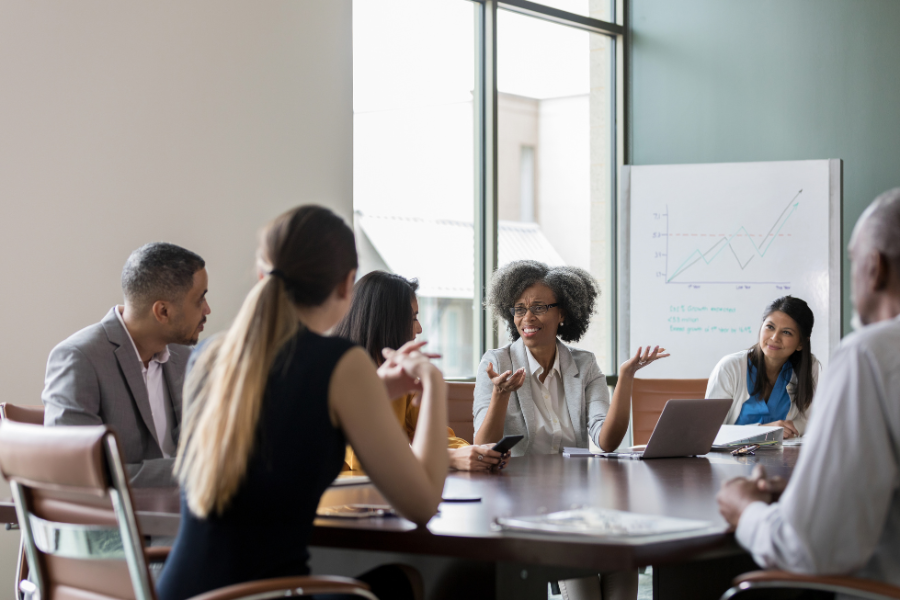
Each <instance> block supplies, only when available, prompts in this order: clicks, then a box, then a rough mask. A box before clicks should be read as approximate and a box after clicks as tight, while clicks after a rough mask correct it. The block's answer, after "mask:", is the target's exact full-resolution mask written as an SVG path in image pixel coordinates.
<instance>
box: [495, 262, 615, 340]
mask: <svg viewBox="0 0 900 600" xmlns="http://www.w3.org/2000/svg"><path fill="white" fill-rule="evenodd" d="M536 283H543V284H544V285H546V286H547V287H549V288H550V289H551V290H552V291H553V295H554V296H556V302H557V303H558V304H559V305H560V308H561V309H562V310H563V311H564V312H565V315H566V316H565V320H564V321H563V324H562V325H560V326H559V329H558V330H557V332H556V335H557V336H559V339H561V340H562V341H564V342H577V341H578V340H580V339H581V338H582V336H584V334H585V333H586V332H587V330H588V327H589V326H590V324H591V315H593V314H594V305H595V304H596V302H597V297H598V296H599V295H600V288H599V286H598V285H597V282H596V281H595V280H594V278H593V277H591V274H590V273H588V272H587V271H585V270H584V269H579V268H578V267H548V266H547V265H545V264H544V263H541V262H537V261H536V260H517V261H515V262H511V263H509V264H507V265H504V266H502V267H500V268H499V269H497V270H496V271H495V272H494V276H493V277H491V293H490V294H489V295H488V298H487V302H485V306H487V307H489V308H490V309H491V310H492V311H493V312H494V315H495V316H496V317H497V318H498V319H503V320H504V321H506V328H507V330H508V331H509V335H510V337H511V338H512V339H513V341H515V340H518V339H519V331H518V330H517V329H516V323H515V321H514V319H513V316H512V315H511V314H510V312H509V308H510V307H511V306H514V305H515V303H516V300H518V299H519V297H520V296H521V295H522V293H523V292H524V291H525V290H526V289H528V288H530V287H531V286H533V285H534V284H536Z"/></svg>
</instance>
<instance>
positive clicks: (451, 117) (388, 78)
mask: <svg viewBox="0 0 900 600" xmlns="http://www.w3.org/2000/svg"><path fill="white" fill-rule="evenodd" d="M612 17H613V14H612V6H611V2H610V0H552V1H551V0H546V1H539V2H538V3H531V2H522V1H521V0H506V1H501V2H497V1H496V0H480V1H470V0H427V1H426V0H357V1H356V2H354V5H353V52H354V57H353V59H354V210H355V223H354V225H355V228H356V233H357V240H358V247H359V251H360V275H362V274H365V273H366V272H369V271H371V270H374V269H383V270H388V271H392V272H395V273H398V274H401V275H403V276H405V277H415V278H417V279H418V280H419V283H420V288H419V292H418V295H419V313H420V314H419V319H420V322H421V324H422V327H423V335H422V338H423V339H427V340H429V346H428V347H429V349H430V350H431V351H433V352H438V353H440V354H442V355H443V359H442V361H441V362H440V363H439V366H440V367H441V368H442V369H443V371H444V374H445V376H447V377H448V378H454V377H471V376H472V375H473V374H474V372H475V368H476V366H477V363H478V360H479V359H480V358H481V355H482V354H483V352H484V351H485V350H486V349H488V347H496V345H498V344H500V343H503V341H504V340H503V338H504V337H505V332H503V331H502V330H501V331H497V330H496V329H495V328H494V327H493V323H492V322H491V321H490V320H489V316H488V315H486V314H485V311H484V308H483V302H484V295H485V291H486V290H485V284H486V282H487V281H488V280H489V278H490V274H491V272H492V271H493V269H494V268H496V266H499V265H502V264H504V263H506V262H509V261H510V260H518V259H523V258H531V259H535V260H541V261H543V262H547V263H549V264H568V265H575V266H579V267H583V268H585V269H588V270H589V271H590V272H591V273H592V274H593V275H594V276H595V277H596V278H597V279H598V281H599V282H600V285H601V289H602V296H601V306H600V312H599V313H598V315H597V317H596V320H595V323H594V324H593V325H592V327H591V330H590V332H589V339H587V340H583V341H582V342H581V343H580V344H579V345H581V346H583V347H587V348H588V349H590V350H592V351H593V352H594V353H595V354H597V357H598V359H599V360H600V364H601V366H602V367H603V368H604V370H605V371H606V372H609V370H608V369H609V368H610V367H611V366H612V362H613V353H612V350H613V348H614V342H615V340H614V339H613V332H614V329H615V328H614V319H615V311H614V298H615V285H614V284H615V272H614V269H613V261H614V255H615V252H614V244H615V237H614V228H613V223H614V218H615V212H614V208H613V207H614V203H615V202H614V199H615V193H614V187H615V170H616V166H617V165H616V162H617V153H616V142H617V137H616V132H615V126H614V124H615V110H616V102H615V93H616V85H615V81H616V79H615V77H616V69H615V60H616V57H615V48H616V43H617V41H616V40H617V39H621V35H622V33H623V28H622V27H621V26H619V25H615V24H613V23H611V22H609V21H611V20H612Z"/></svg>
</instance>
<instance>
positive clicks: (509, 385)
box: [487, 363, 525, 394]
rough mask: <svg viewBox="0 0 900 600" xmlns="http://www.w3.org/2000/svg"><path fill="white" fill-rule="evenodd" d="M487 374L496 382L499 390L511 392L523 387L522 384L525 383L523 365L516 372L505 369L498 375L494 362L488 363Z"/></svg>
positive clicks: (495, 384)
mask: <svg viewBox="0 0 900 600" xmlns="http://www.w3.org/2000/svg"><path fill="white" fill-rule="evenodd" d="M487 376H488V377H490V378H491V383H493V384H494V387H495V388H496V389H497V390H498V391H500V392H503V393H504V394H509V393H512V392H514V391H516V390H517V389H519V388H520V387H522V384H523V383H525V368H524V367H523V368H521V369H519V370H518V371H516V372H515V373H513V372H512V371H504V372H503V373H500V374H499V375H498V374H497V372H496V371H494V363H488V368H487Z"/></svg>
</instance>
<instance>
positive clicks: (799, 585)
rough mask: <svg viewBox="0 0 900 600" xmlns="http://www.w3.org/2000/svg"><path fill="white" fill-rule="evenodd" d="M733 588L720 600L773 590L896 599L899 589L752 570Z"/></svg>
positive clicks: (851, 580) (868, 599) (844, 579)
mask: <svg viewBox="0 0 900 600" xmlns="http://www.w3.org/2000/svg"><path fill="white" fill-rule="evenodd" d="M733 586H734V587H732V588H731V589H729V590H728V591H727V592H725V593H724V594H723V595H722V598H721V600H731V599H732V598H735V597H738V596H740V595H741V594H742V593H744V592H751V591H757V590H774V589H799V590H816V591H820V592H834V593H836V594H847V595H850V596H854V597H857V598H865V599H866V600H898V599H900V588H898V587H895V586H893V585H890V584H888V583H882V582H880V581H871V580H868V579H859V578H857V577H834V576H820V575H801V574H799V573H788V572H786V571H751V572H750V573H744V574H743V575H741V576H740V577H737V578H735V580H734V582H733Z"/></svg>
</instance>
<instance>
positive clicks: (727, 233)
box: [653, 189, 803, 286]
mask: <svg viewBox="0 0 900 600" xmlns="http://www.w3.org/2000/svg"><path fill="white" fill-rule="evenodd" d="M802 194H803V190H802V189H801V190H799V191H798V192H796V193H795V194H794V195H793V197H792V198H791V199H790V201H789V202H787V203H786V204H785V205H783V209H782V210H781V211H780V212H779V213H778V214H777V216H776V215H775V214H773V215H772V216H776V218H775V219H774V220H767V221H765V222H763V221H760V219H759V218H758V215H757V216H756V217H757V218H756V219H755V220H756V221H757V223H755V224H754V225H745V224H743V223H740V222H738V223H737V224H736V225H733V226H732V227H733V228H732V229H730V230H727V229H726V228H724V227H723V228H720V230H719V231H703V232H700V231H686V230H675V228H674V227H672V222H671V221H672V217H673V216H674V215H672V214H670V212H669V207H668V205H666V209H665V212H664V213H654V215H653V216H654V218H655V219H657V222H658V221H661V220H663V219H665V227H666V229H665V231H664V232H663V231H654V232H653V237H654V238H656V239H658V240H659V241H663V240H664V241H665V250H664V251H662V249H660V250H658V251H657V252H655V255H656V257H657V258H662V257H665V271H664V272H662V273H660V272H659V271H657V273H656V275H657V277H660V276H662V277H664V281H665V283H666V284H674V285H700V284H704V285H708V284H732V285H735V284H736V285H744V284H775V285H785V286H787V285H790V283H791V282H790V280H789V279H788V278H785V279H784V280H779V279H781V278H779V272H780V271H783V270H784V269H781V268H779V264H780V262H781V261H782V260H785V254H786V253H789V250H790V243H791V238H792V235H793V234H792V230H793V229H794V228H795V226H796V224H797V223H798V222H800V216H798V213H799V212H800V208H801V204H802ZM728 216H730V215H724V216H723V218H725V217H728ZM682 220H684V221H690V219H679V223H681V221H682ZM680 226H684V225H680Z"/></svg>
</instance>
